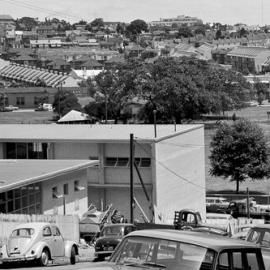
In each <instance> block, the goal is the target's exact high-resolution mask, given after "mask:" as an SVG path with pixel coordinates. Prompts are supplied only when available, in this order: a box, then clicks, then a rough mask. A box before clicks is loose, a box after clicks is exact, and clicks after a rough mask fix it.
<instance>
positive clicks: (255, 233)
mask: <svg viewBox="0 0 270 270" xmlns="http://www.w3.org/2000/svg"><path fill="white" fill-rule="evenodd" d="M259 237H260V232H258V231H255V230H253V231H252V232H251V233H250V235H249V237H248V241H249V242H254V243H257V241H258V240H259Z"/></svg>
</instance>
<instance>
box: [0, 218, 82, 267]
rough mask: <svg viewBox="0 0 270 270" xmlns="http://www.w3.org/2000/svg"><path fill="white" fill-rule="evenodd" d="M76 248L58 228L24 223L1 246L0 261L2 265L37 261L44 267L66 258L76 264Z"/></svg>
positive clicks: (44, 224) (42, 224)
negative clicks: (65, 238) (53, 261)
mask: <svg viewBox="0 0 270 270" xmlns="http://www.w3.org/2000/svg"><path fill="white" fill-rule="evenodd" d="M76 255H78V246H77V245H76V243H75V242H73V241H65V240H64V238H63V236H62V235H61V233H60V231H59V229H58V227H57V226H56V225H54V224H50V223H43V222H32V223H25V224H21V225H19V226H17V227H16V228H15V229H14V230H13V231H12V233H11V235H10V236H9V238H8V241H7V244H6V245H4V246H2V248H1V253H0V261H1V262H2V263H3V264H8V263H11V262H18V261H37V262H38V263H39V264H40V265H42V266H46V265H47V264H48V262H49V261H50V260H54V259H57V258H64V257H67V258H69V260H70V263H71V264H75V263H76Z"/></svg>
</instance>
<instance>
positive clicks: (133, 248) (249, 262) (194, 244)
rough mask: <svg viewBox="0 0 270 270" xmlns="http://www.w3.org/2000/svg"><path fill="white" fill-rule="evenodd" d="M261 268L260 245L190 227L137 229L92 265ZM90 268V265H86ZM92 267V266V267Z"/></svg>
mask: <svg viewBox="0 0 270 270" xmlns="http://www.w3.org/2000/svg"><path fill="white" fill-rule="evenodd" d="M131 268H132V269H134V270H135V269H167V270H179V269H181V270H182V269H184V270H186V269H188V270H191V269H192V270H229V269H252V270H255V269H256V270H264V269H265V267H264V261H263V258H262V253H261V249H260V248H259V247H258V246H256V245H254V244H252V243H245V244H243V241H241V240H235V239H231V238H228V237H223V236H216V235H214V234H205V233H200V232H192V231H176V230H159V229H155V230H138V231H135V232H131V233H130V234H128V235H127V236H126V237H125V238H124V239H123V240H122V242H121V243H120V244H119V245H118V246H117V248H116V250H115V252H114V253H113V254H112V256H111V258H110V260H109V262H108V263H106V264H105V263H103V265H99V266H97V267H96V268H95V269H100V270H105V269H106V270H112V269H121V270H126V269H131ZM90 269H91V268H90ZM92 269H94V268H92Z"/></svg>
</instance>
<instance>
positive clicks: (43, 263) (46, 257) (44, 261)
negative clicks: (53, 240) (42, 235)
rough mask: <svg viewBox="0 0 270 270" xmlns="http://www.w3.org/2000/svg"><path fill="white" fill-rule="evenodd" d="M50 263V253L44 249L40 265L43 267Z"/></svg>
mask: <svg viewBox="0 0 270 270" xmlns="http://www.w3.org/2000/svg"><path fill="white" fill-rule="evenodd" d="M48 263H49V251H48V249H43V250H42V252H41V256H40V258H39V264H40V265H41V266H47V265H48Z"/></svg>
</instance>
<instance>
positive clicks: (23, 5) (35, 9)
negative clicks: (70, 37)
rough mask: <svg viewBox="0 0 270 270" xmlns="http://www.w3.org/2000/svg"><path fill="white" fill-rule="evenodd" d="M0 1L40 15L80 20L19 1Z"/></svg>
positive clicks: (77, 17)
mask: <svg viewBox="0 0 270 270" xmlns="http://www.w3.org/2000/svg"><path fill="white" fill-rule="evenodd" d="M1 1H5V2H7V3H9V4H11V5H15V6H18V5H19V6H22V7H24V8H27V9H30V10H33V11H40V12H42V13H46V14H48V13H51V15H58V16H62V17H65V18H68V19H81V18H80V17H79V16H76V15H72V14H67V13H64V12H61V11H55V10H52V9H47V8H42V7H39V6H35V5H33V4H30V3H29V2H28V3H27V2H25V1H24V2H23V3H21V2H19V1H16V0H1Z"/></svg>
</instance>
